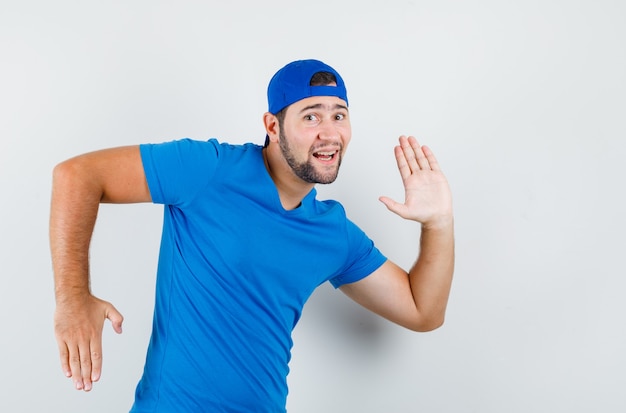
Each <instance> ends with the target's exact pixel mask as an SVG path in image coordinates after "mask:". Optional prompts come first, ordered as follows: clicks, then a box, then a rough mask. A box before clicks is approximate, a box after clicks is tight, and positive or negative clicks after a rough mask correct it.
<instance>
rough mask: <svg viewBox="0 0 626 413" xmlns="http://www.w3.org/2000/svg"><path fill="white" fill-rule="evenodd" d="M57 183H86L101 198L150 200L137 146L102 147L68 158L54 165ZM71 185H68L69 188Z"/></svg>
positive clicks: (123, 201)
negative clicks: (101, 148) (97, 192)
mask: <svg viewBox="0 0 626 413" xmlns="http://www.w3.org/2000/svg"><path fill="white" fill-rule="evenodd" d="M54 180H55V184H56V185H66V186H76V185H85V186H88V187H89V188H90V189H92V190H93V191H99V193H100V202H105V203H133V202H150V201H151V196H150V190H149V189H148V184H147V182H146V175H145V172H144V168H143V163H142V160H141V154H140V151H139V146H124V147H118V148H110V149H103V150H100V151H95V152H90V153H86V154H83V155H80V156H77V157H74V158H71V159H68V160H66V161H64V162H62V163H60V164H59V165H57V166H56V167H55V170H54ZM68 189H71V188H68Z"/></svg>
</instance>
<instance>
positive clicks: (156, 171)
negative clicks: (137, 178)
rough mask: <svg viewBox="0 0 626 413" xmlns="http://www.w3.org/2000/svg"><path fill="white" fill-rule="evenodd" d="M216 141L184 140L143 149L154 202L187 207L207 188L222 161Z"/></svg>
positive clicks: (142, 153)
mask: <svg viewBox="0 0 626 413" xmlns="http://www.w3.org/2000/svg"><path fill="white" fill-rule="evenodd" d="M219 147H220V145H219V144H218V143H217V141H216V140H214V139H211V140H209V141H196V140H191V139H181V140H176V141H171V142H165V143H158V144H143V145H140V146H139V150H140V153H141V160H142V162H143V168H144V172H145V174H146V180H147V182H148V188H149V189H150V195H151V196H152V202H154V203H156V204H166V205H175V206H179V207H180V206H183V205H185V204H186V203H188V202H190V201H191V200H192V199H193V198H194V197H195V196H196V194H198V192H199V191H201V190H202V189H204V188H206V186H207V185H208V183H209V182H210V179H211V177H212V176H213V174H214V172H215V169H216V168H217V164H218V162H219V155H220V151H219Z"/></svg>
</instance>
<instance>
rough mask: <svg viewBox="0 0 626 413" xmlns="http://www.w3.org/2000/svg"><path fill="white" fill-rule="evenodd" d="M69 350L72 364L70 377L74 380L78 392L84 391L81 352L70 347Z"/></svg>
mask: <svg viewBox="0 0 626 413" xmlns="http://www.w3.org/2000/svg"><path fill="white" fill-rule="evenodd" d="M68 350H69V356H68V359H69V363H70V371H71V373H70V376H71V377H72V379H73V380H74V387H75V388H76V390H82V389H83V386H84V384H83V378H82V377H83V376H82V373H81V368H80V352H79V351H78V347H75V346H71V347H68Z"/></svg>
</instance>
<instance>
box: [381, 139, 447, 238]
mask: <svg viewBox="0 0 626 413" xmlns="http://www.w3.org/2000/svg"><path fill="white" fill-rule="evenodd" d="M399 141H400V144H399V145H398V146H396V147H395V148H394V153H395V156H396V162H397V164H398V170H399V171H400V176H401V177H402V183H403V184H404V192H405V199H404V203H400V202H397V201H394V200H393V199H391V198H388V197H385V196H383V197H380V201H381V202H382V203H384V204H385V206H387V208H388V209H389V210H390V211H392V212H394V213H396V214H398V215H399V216H401V217H402V218H405V219H410V220H414V221H417V222H420V223H421V224H422V225H424V226H425V227H438V226H441V225H448V224H449V223H450V221H451V220H452V195H451V193H450V187H449V185H448V181H447V179H446V177H445V176H444V174H443V173H442V172H441V168H440V167H439V163H438V162H437V159H436V158H435V155H434V154H433V153H432V151H431V150H430V149H429V148H428V147H427V146H420V144H419V143H418V142H417V140H416V139H415V138H414V137H413V136H409V137H406V136H400V139H399Z"/></svg>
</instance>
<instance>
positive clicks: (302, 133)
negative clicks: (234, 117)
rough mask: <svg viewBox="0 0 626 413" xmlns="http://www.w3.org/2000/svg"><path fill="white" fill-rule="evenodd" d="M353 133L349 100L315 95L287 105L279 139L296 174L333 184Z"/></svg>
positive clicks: (317, 181)
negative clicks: (347, 103) (347, 104)
mask: <svg viewBox="0 0 626 413" xmlns="http://www.w3.org/2000/svg"><path fill="white" fill-rule="evenodd" d="M351 137H352V130H351V127H350V118H349V116H348V108H347V106H346V102H345V101H344V100H342V99H340V98H338V97H334V96H319V97H318V96H315V97H310V98H306V99H303V100H300V101H298V102H296V103H294V104H292V105H291V106H289V107H288V108H287V111H286V113H285V118H284V121H283V122H282V125H280V132H279V142H278V143H279V146H280V149H281V152H282V154H283V156H284V158H285V160H286V161H287V163H288V165H289V166H290V167H291V169H292V171H293V172H294V174H295V175H297V176H298V177H299V178H300V179H302V180H303V181H305V182H308V183H320V184H329V183H331V182H333V181H335V179H336V178H337V174H338V173H339V166H340V165H341V160H342V158H343V154H344V153H345V150H346V148H347V146H348V143H349V142H350V139H351Z"/></svg>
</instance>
